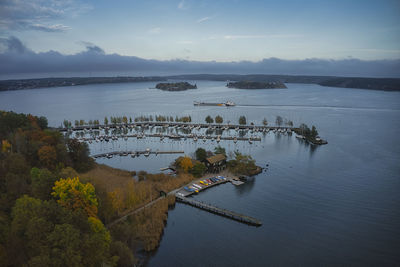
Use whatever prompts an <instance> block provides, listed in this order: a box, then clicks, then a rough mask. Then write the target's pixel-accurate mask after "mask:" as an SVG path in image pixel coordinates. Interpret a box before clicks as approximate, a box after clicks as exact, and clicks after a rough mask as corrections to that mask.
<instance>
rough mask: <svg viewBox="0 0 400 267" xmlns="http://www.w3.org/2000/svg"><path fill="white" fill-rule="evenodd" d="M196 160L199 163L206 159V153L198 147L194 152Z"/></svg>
mask: <svg viewBox="0 0 400 267" xmlns="http://www.w3.org/2000/svg"><path fill="white" fill-rule="evenodd" d="M195 154H196V159H197V160H200V161H205V160H206V158H207V152H206V150H205V149H204V148H201V147H199V148H198V149H197V150H196V152H195Z"/></svg>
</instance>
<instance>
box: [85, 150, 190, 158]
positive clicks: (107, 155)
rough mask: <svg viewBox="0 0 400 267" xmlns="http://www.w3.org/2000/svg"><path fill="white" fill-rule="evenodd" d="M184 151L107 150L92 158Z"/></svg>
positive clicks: (180, 152) (181, 152) (179, 152)
mask: <svg viewBox="0 0 400 267" xmlns="http://www.w3.org/2000/svg"><path fill="white" fill-rule="evenodd" d="M184 153H185V152H184V151H149V150H145V151H113V152H107V153H100V154H94V155H91V157H92V158H107V157H110V156H128V155H131V156H139V155H145V156H148V155H150V154H155V155H158V154H184Z"/></svg>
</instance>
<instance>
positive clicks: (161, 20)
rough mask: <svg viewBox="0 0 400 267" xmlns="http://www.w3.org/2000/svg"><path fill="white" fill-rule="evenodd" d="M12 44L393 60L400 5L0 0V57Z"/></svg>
mask: <svg viewBox="0 0 400 267" xmlns="http://www.w3.org/2000/svg"><path fill="white" fill-rule="evenodd" d="M10 40H11V41H12V40H19V41H20V42H21V44H22V45H23V47H24V49H25V50H24V51H29V52H31V53H35V54H41V53H42V54H43V53H49V51H52V52H54V53H55V52H57V53H60V54H62V55H64V56H68V55H70V56H73V55H78V54H80V53H85V51H86V52H87V51H88V49H89V48H90V47H92V48H95V47H96V48H98V49H99V50H97V52H100V53H103V54H107V55H111V54H113V55H114V54H115V55H119V56H126V57H127V58H130V57H138V58H141V59H147V60H150V59H152V60H157V61H165V60H187V61H196V62H197V61H200V62H209V61H216V62H241V61H250V62H261V61H263V60H264V59H270V58H278V59H280V60H285V61H299V60H309V59H321V60H335V61H343V60H345V61H346V60H361V61H363V62H364V61H371V62H372V61H379V62H381V61H382V60H389V61H392V60H399V59H400V1H399V0H352V1H349V0H335V1H328V0H302V1H301V0H280V1H278V0H264V1H257V0H174V1H173V0H120V1H110V0H92V1H80V0H0V53H2V54H4V53H8V52H10V51H8V50H10V45H9V43H10ZM14 52H15V51H14ZM20 52H21V51H20ZM91 52H93V51H91ZM15 57H17V56H15ZM0 64H1V63H0ZM0 69H1V68H0Z"/></svg>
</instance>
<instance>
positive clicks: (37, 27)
mask: <svg viewBox="0 0 400 267" xmlns="http://www.w3.org/2000/svg"><path fill="white" fill-rule="evenodd" d="M30 28H31V29H33V30H39V31H44V32H63V31H67V30H69V29H71V27H69V26H65V25H62V24H54V25H44V24H32V25H30Z"/></svg>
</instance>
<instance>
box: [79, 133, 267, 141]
mask: <svg viewBox="0 0 400 267" xmlns="http://www.w3.org/2000/svg"><path fill="white" fill-rule="evenodd" d="M148 137H153V138H160V139H171V140H182V139H183V140H186V139H193V141H197V142H201V141H203V142H204V141H208V140H210V141H216V142H219V141H223V140H225V141H235V142H237V141H261V137H254V136H251V137H232V136H220V137H218V136H212V135H193V134H188V135H171V134H129V135H103V136H99V137H97V138H96V137H81V138H75V139H76V140H79V141H84V142H93V141H107V142H108V141H113V140H118V139H122V138H137V139H144V138H148ZM99 138H100V139H99ZM113 138H114V139H113Z"/></svg>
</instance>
